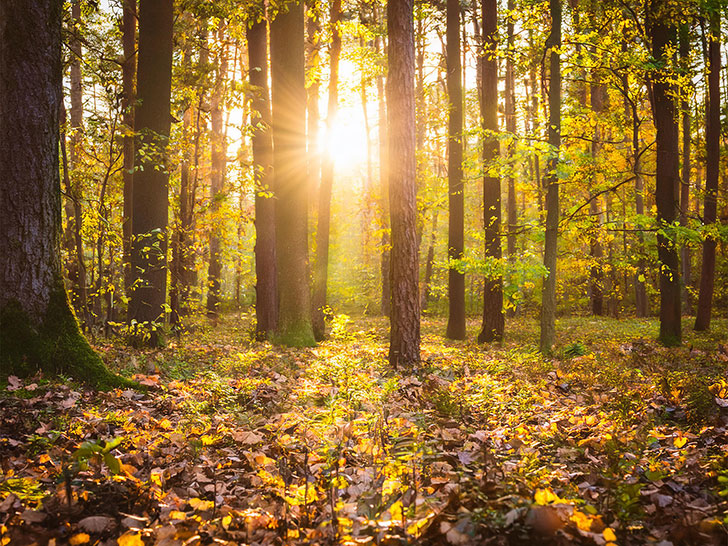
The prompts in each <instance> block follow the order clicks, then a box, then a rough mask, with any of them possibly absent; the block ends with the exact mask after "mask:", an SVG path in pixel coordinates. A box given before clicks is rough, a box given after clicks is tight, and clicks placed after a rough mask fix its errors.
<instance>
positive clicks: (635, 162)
mask: <svg viewBox="0 0 728 546" xmlns="http://www.w3.org/2000/svg"><path fill="white" fill-rule="evenodd" d="M625 89H627V87H625ZM631 107H632V174H633V175H634V187H635V213H636V214H637V215H638V216H641V215H643V214H644V213H645V201H644V182H643V180H642V172H641V169H642V164H641V161H640V157H641V151H640V119H639V117H638V113H637V103H636V102H635V101H634V100H632V102H631ZM635 228H636V231H637V248H636V251H637V256H638V258H637V271H636V273H635V280H634V290H635V313H636V315H637V316H638V317H646V316H647V315H648V305H647V288H646V287H645V282H646V279H645V272H646V265H645V258H644V252H645V235H644V233H643V232H642V225H641V224H640V223H639V222H638V223H637V225H636V226H635Z"/></svg>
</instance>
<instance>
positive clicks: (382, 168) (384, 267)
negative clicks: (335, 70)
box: [374, 7, 392, 317]
mask: <svg viewBox="0 0 728 546" xmlns="http://www.w3.org/2000/svg"><path fill="white" fill-rule="evenodd" d="M374 14H375V17H376V16H377V10H376V7H375V8H374ZM374 48H375V50H376V52H377V54H381V55H382V56H385V55H386V53H387V45H386V42H385V39H384V37H382V36H379V34H377V36H376V37H375V38H374ZM384 76H385V75H384V71H383V70H381V71H379V73H378V74H377V116H378V120H379V192H380V207H379V209H380V211H379V212H380V214H379V222H380V227H381V230H382V240H381V245H380V246H381V259H380V262H379V272H380V276H381V281H382V293H381V303H380V306H381V310H382V314H383V315H384V316H387V317H388V316H390V314H391V312H392V287H391V286H390V280H391V278H390V275H389V271H390V229H389V180H388V176H389V175H388V173H389V167H388V166H387V150H388V149H389V144H388V143H387V100H386V90H385V81H384V80H385V78H384Z"/></svg>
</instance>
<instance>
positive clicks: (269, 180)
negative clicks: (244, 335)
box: [248, 15, 278, 338]
mask: <svg viewBox="0 0 728 546" xmlns="http://www.w3.org/2000/svg"><path fill="white" fill-rule="evenodd" d="M248 60H249V66H250V73H249V74H250V75H249V78H250V85H251V86H252V87H253V88H254V89H255V95H254V99H253V103H252V108H251V118H252V119H251V124H252V126H253V127H254V132H253V138H252V145H253V164H254V165H255V189H256V191H255V294H256V298H255V317H256V319H257V320H256V326H255V331H256V333H257V336H258V337H259V338H266V337H270V336H271V335H272V334H273V333H274V332H275V330H276V325H277V322H278V289H277V282H276V227H275V200H274V199H273V195H272V192H273V189H274V186H273V184H274V179H273V142H272V140H271V130H270V123H271V119H270V98H269V97H270V91H269V89H268V28H267V23H266V21H265V19H264V18H263V17H262V15H261V16H260V18H259V19H258V20H257V21H256V22H254V23H253V24H252V25H250V26H249V27H248Z"/></svg>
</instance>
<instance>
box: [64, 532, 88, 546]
mask: <svg viewBox="0 0 728 546" xmlns="http://www.w3.org/2000/svg"><path fill="white" fill-rule="evenodd" d="M89 540H91V537H90V536H88V534H86V533H78V534H77V535H73V536H72V537H71V538H70V539H69V540H68V543H69V544H70V545H71V546H77V545H78V544H86V543H87V542H88V541H89Z"/></svg>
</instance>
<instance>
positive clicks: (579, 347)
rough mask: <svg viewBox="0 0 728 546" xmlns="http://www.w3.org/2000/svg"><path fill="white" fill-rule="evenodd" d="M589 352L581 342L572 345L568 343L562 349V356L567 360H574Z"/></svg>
mask: <svg viewBox="0 0 728 546" xmlns="http://www.w3.org/2000/svg"><path fill="white" fill-rule="evenodd" d="M588 352H589V350H588V349H587V348H586V346H585V345H584V344H583V343H582V342H581V341H575V342H574V343H569V344H568V345H567V346H566V347H564V356H566V357H567V358H576V357H577V356H584V355H585V354H587V353H588Z"/></svg>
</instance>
